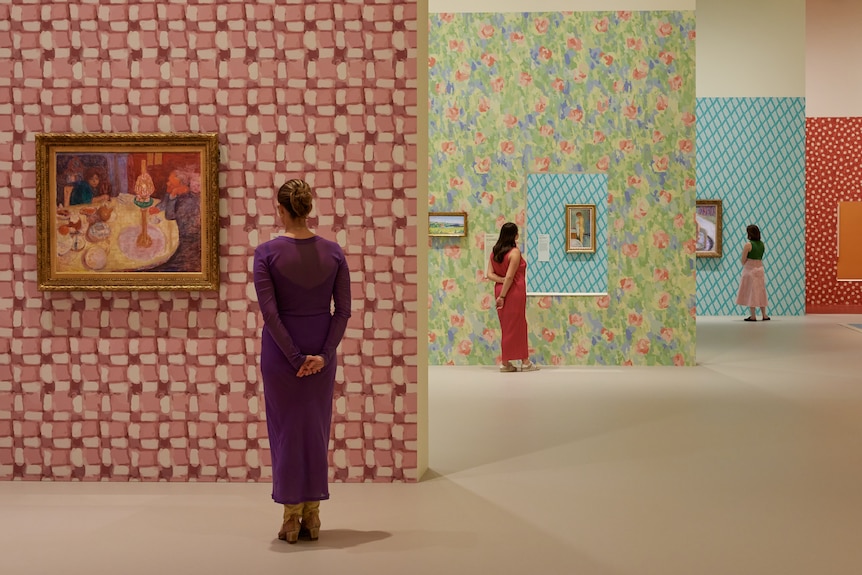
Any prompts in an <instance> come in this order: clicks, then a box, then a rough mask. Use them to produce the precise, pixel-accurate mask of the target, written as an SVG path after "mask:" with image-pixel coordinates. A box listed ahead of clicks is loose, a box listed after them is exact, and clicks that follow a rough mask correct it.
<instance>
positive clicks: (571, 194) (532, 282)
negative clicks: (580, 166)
mask: <svg viewBox="0 0 862 575" xmlns="http://www.w3.org/2000/svg"><path fill="white" fill-rule="evenodd" d="M566 204H595V205H596V229H595V233H596V252H595V253H593V254H586V253H567V252H566V245H565V241H566V213H565V206H566ZM539 234H548V235H549V236H550V240H551V246H550V247H551V254H550V260H549V261H547V262H540V261H539V249H538V245H539V242H538V239H539V237H538V236H539ZM526 235H527V237H526V245H527V262H528V263H529V265H528V266H527V291H528V292H539V293H549V292H550V293H566V294H568V293H607V291H608V177H607V175H606V174H529V175H528V176H527V234H526Z"/></svg>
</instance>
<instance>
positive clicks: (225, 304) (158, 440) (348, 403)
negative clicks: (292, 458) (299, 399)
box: [0, 0, 417, 481]
mask: <svg viewBox="0 0 862 575" xmlns="http://www.w3.org/2000/svg"><path fill="white" fill-rule="evenodd" d="M416 22H417V6H416V3H415V1H403V2H402V1H397V0H391V1H389V0H377V1H376V2H321V1H318V0H307V1H305V2H301V3H292V4H290V5H282V4H281V3H271V4H255V3H246V2H220V3H215V4H213V3H210V2H206V3H198V2H196V1H194V0H191V1H189V2H187V4H186V5H183V6H181V5H175V4H168V3H166V2H165V3H158V4H155V3H149V2H137V1H134V0H129V1H128V2H126V3H116V2H113V3H110V4H101V5H100V4H89V3H88V4H79V3H35V4H34V3H27V4H23V3H21V2H20V1H18V0H12V2H11V5H10V3H3V4H0V70H2V72H1V73H0V479H6V480H8V479H34V480H39V479H44V478H51V479H58V480H66V479H81V480H114V481H124V480H129V479H135V480H138V479H140V480H153V481H155V480H169V481H188V480H199V481H213V480H236V481H246V480H266V479H268V477H269V475H270V469H269V452H268V444H267V441H266V421H265V415H264V406H263V396H262V391H261V382H260V376H259V372H258V369H257V358H258V352H259V337H260V327H261V320H260V316H259V312H258V308H257V304H256V302H255V301H254V300H253V298H254V290H253V287H252V285H251V273H250V269H251V258H252V253H253V248H254V246H255V245H257V244H258V243H259V242H262V241H265V240H268V239H269V238H270V237H271V235H272V233H273V232H276V231H277V228H276V227H275V219H274V217H273V215H274V203H273V201H274V200H273V188H274V187H275V186H276V185H279V184H280V183H281V182H283V181H284V180H285V179H286V178H287V177H296V176H299V177H304V178H306V179H307V180H309V182H310V183H311V184H312V186H313V187H314V188H315V189H316V191H317V193H318V194H319V197H318V200H317V204H316V217H315V221H314V224H315V225H316V227H317V229H318V230H319V231H320V232H321V233H322V234H323V235H326V236H328V237H330V238H334V239H337V240H338V241H339V242H340V243H341V244H342V245H343V246H344V248H345V251H346V253H347V254H348V261H349V265H350V268H351V278H352V280H353V318H352V319H351V321H350V325H349V326H348V332H347V336H346V338H345V340H344V342H343V344H342V359H343V369H340V370H339V376H338V382H337V385H336V398H337V399H336V402H335V409H334V414H335V415H334V422H333V434H332V437H333V444H332V451H331V458H332V462H333V466H332V473H333V479H334V480H338V481H393V480H394V481H397V480H408V481H410V480H415V479H417V477H416V470H417V456H416V434H417V425H416V415H417V405H416V397H417V394H416V381H417V367H416V358H417V340H416V313H417V306H416V299H417V286H416V271H417V243H416V212H417V181H416V145H417V117H416V112H417V111H416V104H417V102H416V100H417V82H416V79H417V67H416V42H417V27H416ZM128 131H132V132H185V131H191V132H198V131H201V132H218V133H219V142H220V147H221V166H220V193H221V207H220V216H221V250H220V256H221V281H222V287H221V290H220V291H219V292H218V293H215V292H211V293H206V292H200V293H183V292H180V293H167V292H161V293H147V292H131V293H130V292H116V293H99V292H74V293H64V292H61V293H41V292H39V291H38V290H37V289H36V249H35V245H36V218H35V213H36V210H35V195H36V191H35V184H36V176H35V172H34V170H35V157H34V156H35V146H34V141H35V134H36V133H38V132H128Z"/></svg>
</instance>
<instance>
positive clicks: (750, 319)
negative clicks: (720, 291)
mask: <svg viewBox="0 0 862 575" xmlns="http://www.w3.org/2000/svg"><path fill="white" fill-rule="evenodd" d="M742 321H757V318H755V317H747V318H745V319H744V320H742Z"/></svg>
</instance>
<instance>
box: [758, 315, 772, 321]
mask: <svg viewBox="0 0 862 575" xmlns="http://www.w3.org/2000/svg"><path fill="white" fill-rule="evenodd" d="M771 319H772V318H771V317H769V316H767V317H765V318H763V319H761V320H760V321H769V320H771Z"/></svg>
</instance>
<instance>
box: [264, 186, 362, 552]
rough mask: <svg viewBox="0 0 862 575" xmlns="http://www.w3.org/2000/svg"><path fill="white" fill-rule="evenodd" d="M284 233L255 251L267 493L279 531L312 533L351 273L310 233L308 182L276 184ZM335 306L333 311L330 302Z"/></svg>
mask: <svg viewBox="0 0 862 575" xmlns="http://www.w3.org/2000/svg"><path fill="white" fill-rule="evenodd" d="M277 209H278V215H279V217H280V218H281V221H282V223H283V224H284V234H283V235H281V236H279V237H277V238H275V239H272V240H270V241H268V242H266V243H264V244H261V245H260V246H258V248H257V249H256V250H255V251H254V287H255V290H256V291H257V299H258V302H259V304H260V310H261V313H262V314H263V320H264V328H263V339H262V342H261V354H260V355H261V357H260V369H261V373H262V374H263V389H264V397H265V400H266V424H267V430H268V433H269V443H270V452H271V454H272V498H273V500H275V502H276V503H281V504H282V505H284V520H283V523H282V527H281V530H280V531H279V533H278V538H279V539H282V540H286V541H287V542H288V543H296V541H297V539H298V538H299V536H300V530H302V534H303V537H304V538H305V537H308V538H310V539H312V540H314V539H317V537H318V533H319V531H320V519H319V517H318V512H319V508H320V501H321V500H323V499H329V482H328V479H329V478H328V470H329V469H328V455H329V430H330V425H331V421H332V392H333V388H334V386H335V369H336V355H335V350H336V348H337V347H338V344H339V343H340V342H341V338H342V337H343V336H344V331H345V329H346V327H347V320H348V318H349V317H350V275H349V272H348V269H347V263H346V261H345V257H344V252H343V251H342V250H341V247H340V246H339V245H338V244H336V243H335V242H331V241H329V240H325V239H323V238H321V237H320V236H317V235H315V234H314V233H313V232H311V231H310V230H309V229H308V227H307V225H306V218H307V217H308V214H309V213H310V212H311V188H310V187H309V185H308V184H307V183H305V182H304V181H302V180H290V181H289V182H287V183H286V184H284V185H283V186H281V188H280V189H279V190H278V208H277ZM333 301H334V302H335V308H334V309H335V311H334V312H333V311H332V309H333V308H332V302H333Z"/></svg>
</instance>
